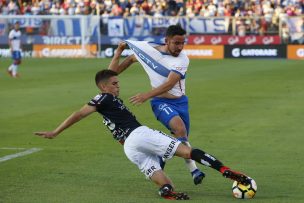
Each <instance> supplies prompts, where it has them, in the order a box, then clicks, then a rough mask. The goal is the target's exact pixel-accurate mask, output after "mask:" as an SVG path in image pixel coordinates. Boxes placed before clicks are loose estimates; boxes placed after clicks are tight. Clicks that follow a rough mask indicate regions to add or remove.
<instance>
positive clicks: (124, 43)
mask: <svg viewBox="0 0 304 203" xmlns="http://www.w3.org/2000/svg"><path fill="white" fill-rule="evenodd" d="M126 48H127V43H126V42H124V41H122V42H119V44H118V47H117V50H119V51H123V50H125V49H126Z"/></svg>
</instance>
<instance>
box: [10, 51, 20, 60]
mask: <svg viewBox="0 0 304 203" xmlns="http://www.w3.org/2000/svg"><path fill="white" fill-rule="evenodd" d="M12 59H13V60H21V51H13V53H12Z"/></svg>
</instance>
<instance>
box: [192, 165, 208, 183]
mask: <svg viewBox="0 0 304 203" xmlns="http://www.w3.org/2000/svg"><path fill="white" fill-rule="evenodd" d="M191 175H192V178H193V182H194V185H198V184H201V183H202V181H203V179H204V178H205V173H203V172H202V171H200V170H199V169H195V170H194V171H192V172H191Z"/></svg>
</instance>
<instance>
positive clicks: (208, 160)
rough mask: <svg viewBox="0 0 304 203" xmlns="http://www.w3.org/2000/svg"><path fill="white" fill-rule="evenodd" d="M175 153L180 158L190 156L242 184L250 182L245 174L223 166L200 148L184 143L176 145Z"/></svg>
mask: <svg viewBox="0 0 304 203" xmlns="http://www.w3.org/2000/svg"><path fill="white" fill-rule="evenodd" d="M175 155H176V156H179V157H182V158H190V159H192V160H195V161H196V162H198V163H200V164H202V165H205V166H208V167H211V168H213V169H215V170H217V171H219V172H220V173H222V174H223V176H224V177H226V178H230V179H232V180H236V181H238V182H241V183H242V184H249V183H250V180H249V179H248V177H247V176H246V175H244V174H242V173H240V172H236V171H233V170H231V169H230V168H229V167H227V166H225V165H224V164H223V163H222V162H221V161H220V160H218V159H216V158H215V157H214V156H212V155H210V154H208V153H206V152H204V151H202V150H200V149H192V148H190V147H188V146H185V145H179V146H178V147H177V150H176V152H175Z"/></svg>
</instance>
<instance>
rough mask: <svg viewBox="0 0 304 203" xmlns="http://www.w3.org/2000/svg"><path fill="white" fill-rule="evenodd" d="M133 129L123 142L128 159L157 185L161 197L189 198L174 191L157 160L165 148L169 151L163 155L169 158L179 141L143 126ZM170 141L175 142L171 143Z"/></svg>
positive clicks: (165, 150)
mask: <svg viewBox="0 0 304 203" xmlns="http://www.w3.org/2000/svg"><path fill="white" fill-rule="evenodd" d="M134 131H135V132H134ZM134 131H133V132H132V133H131V134H130V135H129V137H128V138H127V140H126V141H125V143H124V151H125V154H126V156H127V157H128V159H129V160H130V161H131V162H133V163H134V164H136V165H137V166H138V168H139V169H140V171H141V172H142V173H144V174H145V176H146V178H147V179H150V180H152V181H153V182H154V183H155V184H156V185H157V186H158V187H159V195H160V196H161V197H163V198H166V199H189V197H188V196H187V195H186V194H184V193H178V192H174V186H173V183H172V181H171V180H170V178H169V177H167V176H166V174H165V173H164V171H163V170H162V169H161V166H160V164H159V160H158V157H159V156H165V154H166V152H167V149H170V152H168V153H167V154H166V156H165V157H168V158H171V157H172V156H173V154H174V152H175V150H176V148H177V145H178V144H179V143H180V142H179V141H178V140H172V139H171V138H170V137H166V136H164V134H162V133H160V132H159V131H154V130H152V129H149V128H147V127H144V126H143V127H140V128H139V129H136V130H134ZM172 141H174V143H175V144H172V143H171V142H172ZM164 143H165V144H164ZM170 144H171V147H170ZM172 146H173V147H172Z"/></svg>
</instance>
